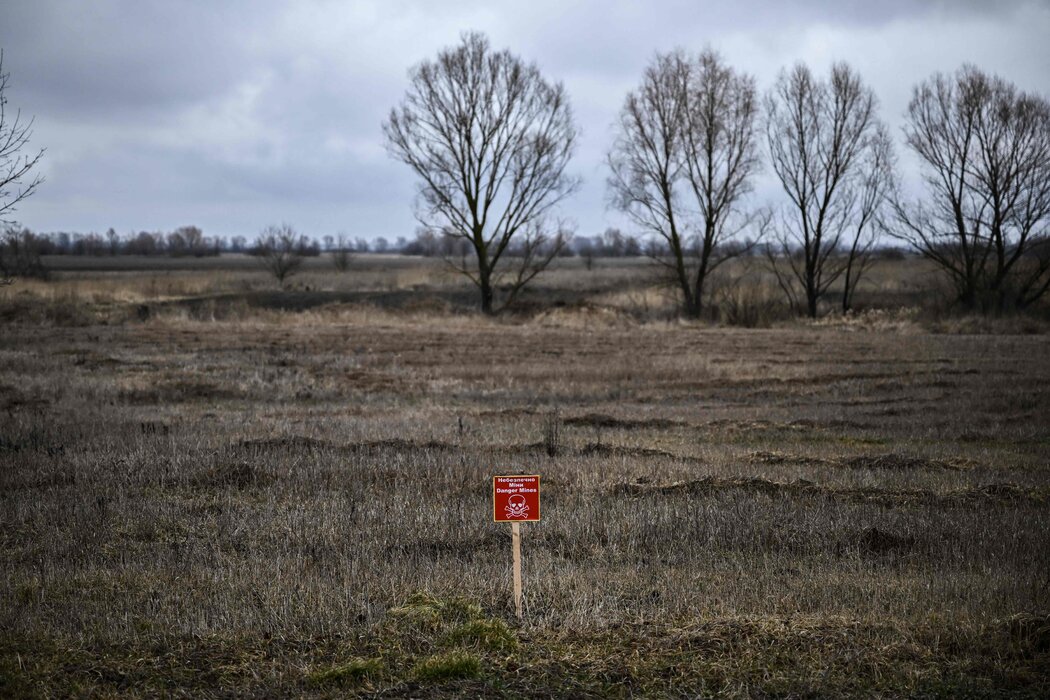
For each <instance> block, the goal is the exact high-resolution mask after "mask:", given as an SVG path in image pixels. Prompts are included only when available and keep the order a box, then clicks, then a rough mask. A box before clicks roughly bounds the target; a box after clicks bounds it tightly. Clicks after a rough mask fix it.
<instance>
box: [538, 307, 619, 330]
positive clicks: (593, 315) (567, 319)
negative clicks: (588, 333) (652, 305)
mask: <svg viewBox="0 0 1050 700" xmlns="http://www.w3.org/2000/svg"><path fill="white" fill-rule="evenodd" d="M532 322H533V323H535V324H537V325H540V326H549V327H555V328H617V327H620V328H625V327H629V326H635V325H637V322H636V321H635V320H634V319H633V318H632V317H631V316H630V314H628V313H627V312H625V311H623V310H621V309H615V308H612V307H608V306H598V305H596V304H589V303H580V304H573V305H571V306H560V307H557V308H553V309H549V310H547V311H543V312H541V313H539V314H537V315H536V316H534V317H533V319H532Z"/></svg>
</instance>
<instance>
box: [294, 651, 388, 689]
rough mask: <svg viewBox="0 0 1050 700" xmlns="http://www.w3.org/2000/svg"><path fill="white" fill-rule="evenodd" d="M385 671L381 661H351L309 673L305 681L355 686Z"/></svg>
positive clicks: (316, 683)
mask: <svg viewBox="0 0 1050 700" xmlns="http://www.w3.org/2000/svg"><path fill="white" fill-rule="evenodd" d="M385 671H386V664H384V663H383V660H382V659H379V658H371V659H351V660H350V661H348V662H346V663H344V664H336V665H335V666H329V667H327V668H322V669H317V670H315V671H311V672H310V673H308V674H307V676H306V680H307V682H309V683H310V684H311V685H338V686H345V685H355V684H357V683H360V682H361V681H364V680H369V679H374V678H378V677H379V676H381V675H383V673H384V672H385Z"/></svg>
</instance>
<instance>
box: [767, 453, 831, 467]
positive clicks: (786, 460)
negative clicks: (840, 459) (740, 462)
mask: <svg viewBox="0 0 1050 700" xmlns="http://www.w3.org/2000/svg"><path fill="white" fill-rule="evenodd" d="M747 461H748V462H749V463H751V464H792V465H798V466H805V465H814V464H816V465H820V464H828V463H829V462H828V461H827V460H826V459H820V458H819V457H803V456H802V455H790V454H784V453H782V452H765V451H759V452H752V453H751V454H749V455H748V456H747Z"/></svg>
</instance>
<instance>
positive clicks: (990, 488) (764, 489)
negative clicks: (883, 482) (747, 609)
mask: <svg viewBox="0 0 1050 700" xmlns="http://www.w3.org/2000/svg"><path fill="white" fill-rule="evenodd" d="M729 491H745V492H750V493H762V494H766V495H769V496H773V497H798V496H808V497H812V498H833V499H836V500H842V501H849V502H853V503H870V504H875V505H881V506H885V507H889V508H892V507H898V506H918V505H934V506H960V505H973V504H977V503H987V504H1001V503H1009V502H1036V503H1044V502H1046V501H1047V500H1050V488H1031V489H1024V488H1022V487H1020V486H1016V485H1014V484H988V485H985V486H979V487H976V488H972V489H965V490H960V491H955V492H952V493H947V494H937V493H934V492H932V491H929V490H926V489H877V488H838V487H832V486H821V485H819V484H815V483H813V482H812V481H807V480H805V479H799V480H797V481H791V482H779V481H771V480H769V479H759V478H754V477H751V478H736V479H721V478H716V477H704V478H701V479H694V480H691V481H679V482H675V483H673V484H667V485H658V484H648V483H642V482H640V481H636V482H634V483H628V484H618V485H616V486H614V487H613V488H612V492H613V494H615V495H621V496H631V497H644V496H652V495H688V496H698V495H712V494H716V493H723V492H729Z"/></svg>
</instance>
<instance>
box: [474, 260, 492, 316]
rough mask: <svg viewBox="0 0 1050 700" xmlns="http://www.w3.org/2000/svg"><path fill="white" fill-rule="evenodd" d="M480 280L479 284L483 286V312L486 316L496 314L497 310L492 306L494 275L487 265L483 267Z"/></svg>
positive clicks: (479, 276)
mask: <svg viewBox="0 0 1050 700" xmlns="http://www.w3.org/2000/svg"><path fill="white" fill-rule="evenodd" d="M478 282H479V285H478V286H480V287H481V312H482V313H483V314H485V315H486V316H494V315H495V314H496V312H495V311H494V310H493V307H492V299H493V290H492V276H491V274H490V272H489V269H488V267H487V266H482V267H481V270H480V271H479V274H478Z"/></svg>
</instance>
